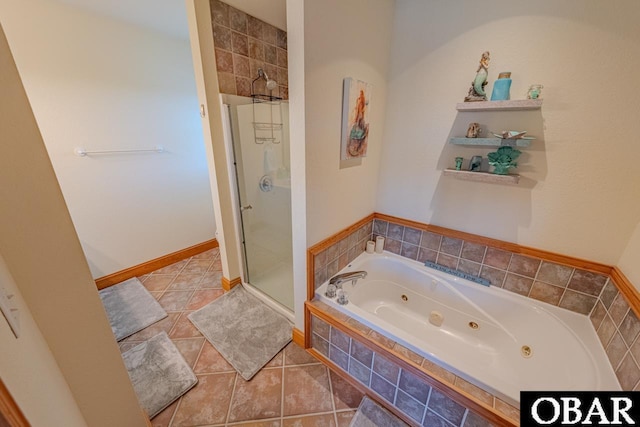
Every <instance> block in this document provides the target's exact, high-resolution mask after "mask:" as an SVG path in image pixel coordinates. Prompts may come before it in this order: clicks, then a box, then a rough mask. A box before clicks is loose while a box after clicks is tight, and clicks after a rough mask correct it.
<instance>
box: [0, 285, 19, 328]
mask: <svg viewBox="0 0 640 427" xmlns="http://www.w3.org/2000/svg"><path fill="white" fill-rule="evenodd" d="M13 297H14V296H13V295H9V294H7V291H6V290H5V288H4V286H2V283H0V311H2V314H3V315H4V317H5V319H7V322H8V323H9V326H10V327H11V330H12V331H13V335H15V336H16V338H18V337H19V336H20V312H19V311H18V308H17V307H15V306H14V304H13V301H12V300H13Z"/></svg>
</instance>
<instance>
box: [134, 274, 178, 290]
mask: <svg viewBox="0 0 640 427" xmlns="http://www.w3.org/2000/svg"><path fill="white" fill-rule="evenodd" d="M175 278H176V275H175V274H152V275H151V276H149V277H148V278H147V280H145V281H144V282H143V283H142V284H143V285H144V287H145V288H147V290H148V291H152V292H158V291H164V290H166V289H167V288H168V287H169V284H170V283H171V281H172V280H173V279H175Z"/></svg>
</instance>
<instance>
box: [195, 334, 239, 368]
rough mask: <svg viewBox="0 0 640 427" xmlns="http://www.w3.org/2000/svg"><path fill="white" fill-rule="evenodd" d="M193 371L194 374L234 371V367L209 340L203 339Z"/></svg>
mask: <svg viewBox="0 0 640 427" xmlns="http://www.w3.org/2000/svg"><path fill="white" fill-rule="evenodd" d="M193 371H194V372H195V373H196V374H214V373H220V372H235V369H233V366H231V365H230V364H229V362H227V361H226V360H225V359H224V357H222V355H221V354H220V353H218V350H216V349H215V348H214V347H213V346H212V345H211V343H210V342H209V341H206V340H205V342H204V346H203V347H202V352H201V353H200V357H198V361H197V362H196V366H195V367H194V368H193Z"/></svg>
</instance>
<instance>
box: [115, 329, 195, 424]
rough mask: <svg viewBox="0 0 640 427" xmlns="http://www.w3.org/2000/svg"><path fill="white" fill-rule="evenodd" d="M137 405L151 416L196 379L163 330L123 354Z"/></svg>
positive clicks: (190, 385)
mask: <svg viewBox="0 0 640 427" xmlns="http://www.w3.org/2000/svg"><path fill="white" fill-rule="evenodd" d="M122 359H123V360H124V364H125V366H126V367H127V372H128V373H129V378H130V379H131V383H132V384H133V389H134V390H135V392H136V395H137V396H138V400H139V401H140V406H142V408H144V410H145V411H146V412H147V415H149V418H153V417H154V416H156V415H157V414H159V413H160V412H161V411H162V410H163V409H164V408H166V407H167V406H169V405H171V404H172V403H173V402H174V401H175V400H176V399H178V398H179V397H180V396H182V395H183V394H185V393H186V392H187V391H189V390H190V389H191V388H192V387H193V386H194V385H196V383H197V382H198V379H197V378H196V376H195V374H194V373H193V371H192V370H191V368H190V367H189V365H188V364H187V362H186V361H185V360H184V357H182V354H180V351H179V350H178V349H177V348H176V346H175V344H173V342H172V341H171V340H170V339H169V337H168V336H167V333H166V332H161V333H159V334H158V335H156V336H154V337H153V338H151V339H149V340H147V341H145V342H143V343H141V344H138V345H137V346H135V347H133V348H131V349H130V350H127V351H126V352H124V353H123V354H122Z"/></svg>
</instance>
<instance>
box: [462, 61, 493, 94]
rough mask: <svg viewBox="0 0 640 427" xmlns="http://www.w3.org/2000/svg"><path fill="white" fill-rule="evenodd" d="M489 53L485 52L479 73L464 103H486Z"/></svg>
mask: <svg viewBox="0 0 640 427" xmlns="http://www.w3.org/2000/svg"><path fill="white" fill-rule="evenodd" d="M490 59H491V58H490V57H489V51H487V52H483V53H482V57H481V58H480V65H479V66H478V71H476V78H475V79H474V80H473V82H472V83H471V87H470V88H469V94H468V95H467V96H466V97H465V98H464V102H474V101H486V100H487V94H486V93H485V91H484V87H485V86H486V85H487V76H488V68H489V61H490Z"/></svg>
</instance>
